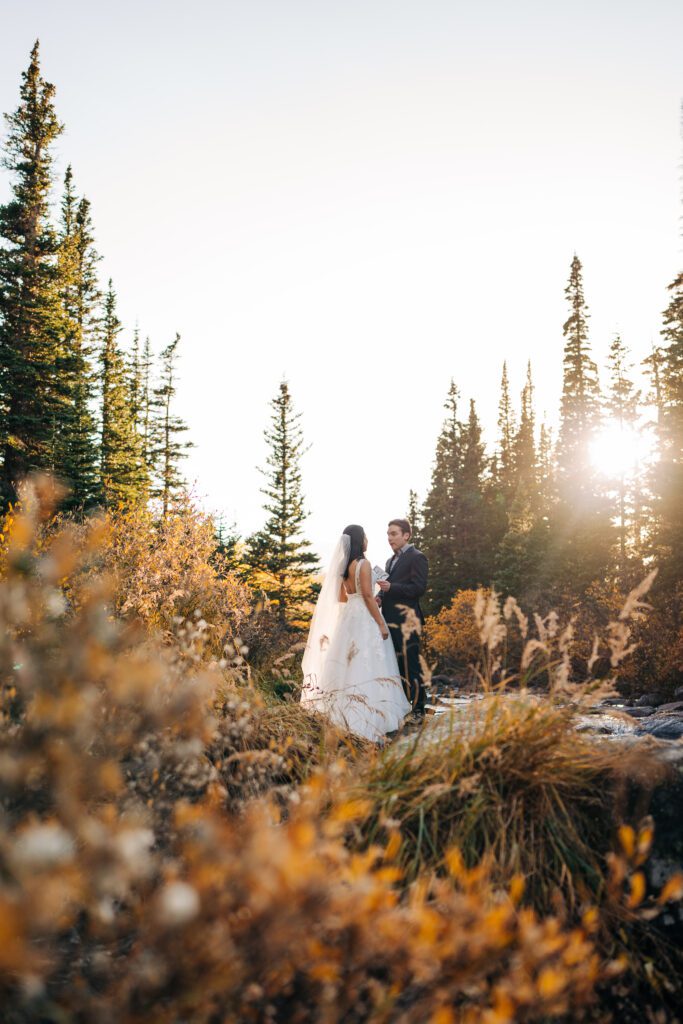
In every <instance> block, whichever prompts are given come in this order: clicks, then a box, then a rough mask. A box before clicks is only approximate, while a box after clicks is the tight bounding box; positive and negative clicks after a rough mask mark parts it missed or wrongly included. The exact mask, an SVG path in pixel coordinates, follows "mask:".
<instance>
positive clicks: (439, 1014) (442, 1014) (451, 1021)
mask: <svg viewBox="0 0 683 1024" xmlns="http://www.w3.org/2000/svg"><path fill="white" fill-rule="evenodd" d="M429 1024H455V1014H454V1013H453V1011H452V1009H451V1008H450V1006H440V1007H439V1009H438V1010H435V1011H434V1013H433V1014H432V1015H431V1017H430V1018H429Z"/></svg>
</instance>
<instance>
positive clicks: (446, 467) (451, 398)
mask: <svg viewBox="0 0 683 1024" xmlns="http://www.w3.org/2000/svg"><path fill="white" fill-rule="evenodd" d="M458 398H459V393H458V389H457V387H456V385H455V382H454V381H453V380H451V383H450V387H449V390H448V395H447V397H446V401H445V403H444V408H445V410H446V417H445V420H444V424H443V427H442V429H441V433H440V434H439V438H438V440H437V443H436V454H435V458H434V467H433V469H432V478H431V484H430V488H429V491H428V493H427V499H426V501H425V507H424V524H423V527H422V548H423V550H424V553H425V554H426V555H427V558H428V559H429V589H428V592H427V600H426V604H427V607H428V609H429V611H430V612H431V613H432V614H435V613H436V612H438V611H439V609H440V608H443V607H444V606H445V605H447V604H449V603H450V601H451V598H452V597H453V595H454V593H455V589H456V587H455V575H456V563H455V559H456V555H455V534H456V515H457V509H456V488H457V486H458V484H459V481H460V476H461V472H462V462H463V424H462V423H461V422H460V420H459V419H458Z"/></svg>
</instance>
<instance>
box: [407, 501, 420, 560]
mask: <svg viewBox="0 0 683 1024" xmlns="http://www.w3.org/2000/svg"><path fill="white" fill-rule="evenodd" d="M422 517H423V512H422V509H421V508H420V503H419V501H418V497H417V492H416V491H413V490H412V489H411V491H410V493H409V494H408V515H407V517H406V518H407V519H408V522H409V523H410V525H411V527H412V531H413V532H412V536H411V543H413V544H414V545H415V547H416V548H421V547H422Z"/></svg>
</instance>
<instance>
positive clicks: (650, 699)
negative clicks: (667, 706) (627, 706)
mask: <svg viewBox="0 0 683 1024" xmlns="http://www.w3.org/2000/svg"><path fill="white" fill-rule="evenodd" d="M665 701H666V697H664V696H663V695H662V694H661V693H644V694H643V696H642V697H639V698H638V700H637V701H635V702H634V703H635V706H636V707H637V708H644V707H645V708H658V707H659V705H660V704H663V703H664V702H665Z"/></svg>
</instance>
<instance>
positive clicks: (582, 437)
mask: <svg viewBox="0 0 683 1024" xmlns="http://www.w3.org/2000/svg"><path fill="white" fill-rule="evenodd" d="M565 295H566V297H567V300H568V302H569V307H570V314H569V317H568V318H567V320H566V322H565V324H564V326H563V328H562V332H563V334H564V337H565V349H564V375H563V382H562V401H561V407H560V413H561V427H560V435H559V441H558V468H559V473H560V480H561V481H563V482H565V483H566V484H568V486H569V491H570V493H574V494H576V493H577V491H576V489H577V488H578V490H579V491H580V492H583V491H588V492H589V493H590V492H591V491H592V468H591V462H590V445H591V442H592V440H593V438H594V436H595V432H596V431H597V429H598V427H599V425H600V387H599V384H598V371H597V366H596V365H595V363H594V362H593V360H592V359H591V356H590V347H589V342H588V318H589V313H588V307H587V305H586V301H585V299H584V294H583V278H582V267H581V261H580V260H579V258H578V256H576V255H575V256H574V259H573V260H572V264H571V270H570V274H569V282H568V284H567V287H566V289H565Z"/></svg>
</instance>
